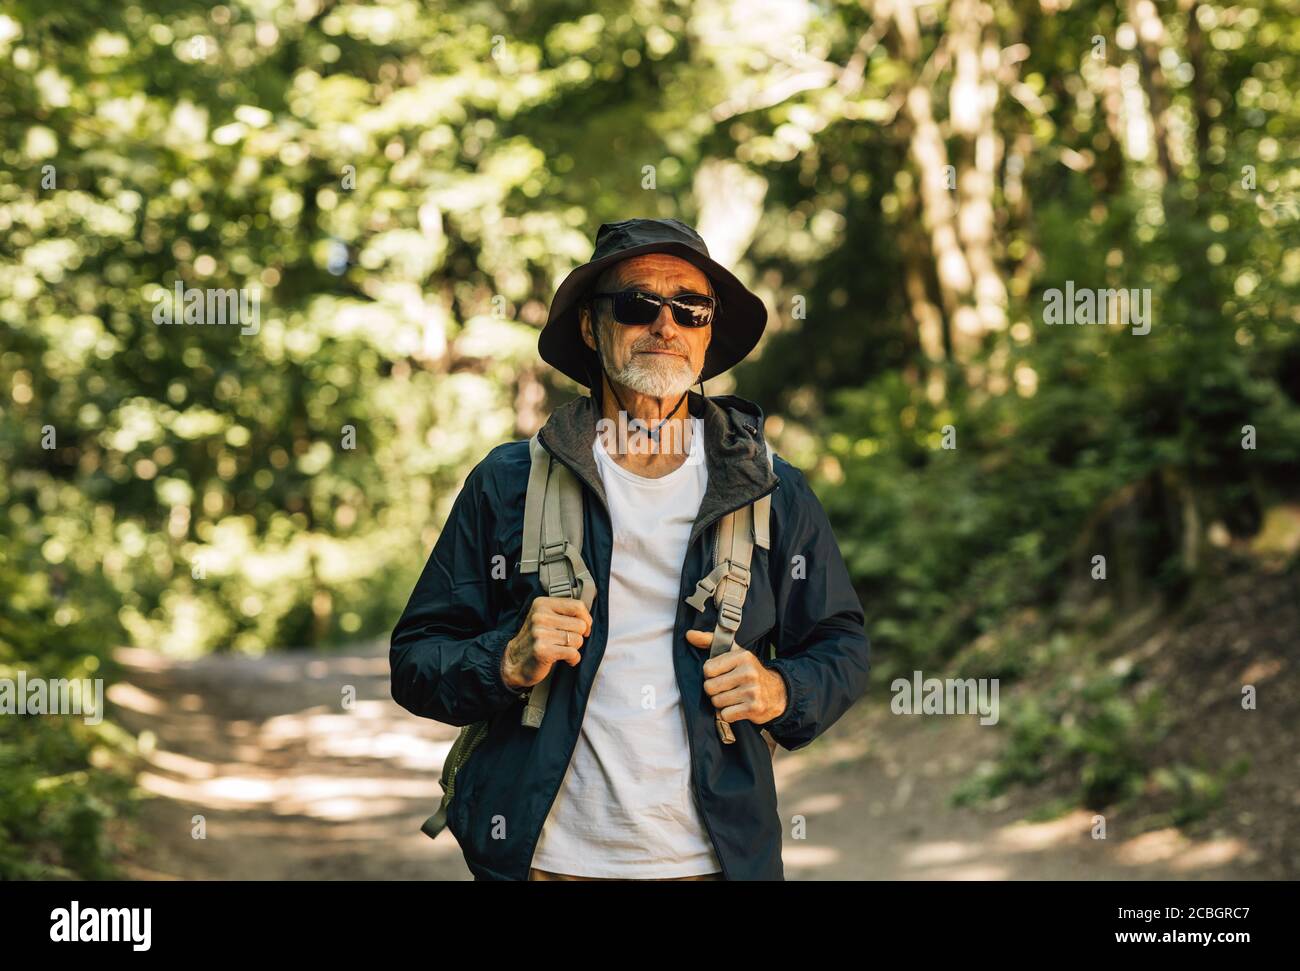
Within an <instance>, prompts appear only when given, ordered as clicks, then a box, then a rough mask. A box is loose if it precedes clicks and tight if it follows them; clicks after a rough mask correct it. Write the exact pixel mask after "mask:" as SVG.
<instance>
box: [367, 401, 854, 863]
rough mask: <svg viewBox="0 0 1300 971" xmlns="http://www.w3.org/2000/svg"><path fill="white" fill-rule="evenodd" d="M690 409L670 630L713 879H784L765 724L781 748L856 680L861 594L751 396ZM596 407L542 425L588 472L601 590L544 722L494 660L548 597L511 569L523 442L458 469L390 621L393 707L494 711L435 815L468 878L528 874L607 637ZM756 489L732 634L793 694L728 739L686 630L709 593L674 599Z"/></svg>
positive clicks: (444, 718) (455, 719) (466, 717)
mask: <svg viewBox="0 0 1300 971" xmlns="http://www.w3.org/2000/svg"><path fill="white" fill-rule="evenodd" d="M689 408H690V411H691V414H692V415H695V416H698V417H701V418H703V419H704V446H705V455H706V461H707V466H708V485H707V488H706V492H705V495H704V499H703V500H702V502H701V504H700V511H699V514H698V517H697V518H696V520H695V524H694V526H693V527H692V530H691V536H690V542H689V545H688V549H687V554H686V562H685V564H684V568H683V575H682V587H681V598H680V599H679V602H678V608H677V627H676V630H677V634H676V636H675V637H674V639H673V665H674V668H675V670H676V672H677V684H678V688H679V690H680V692H681V699H682V706H683V708H684V709H685V714H686V729H687V738H688V741H689V744H690V752H691V779H692V788H693V791H694V794H695V798H696V800H697V804H698V806H699V809H700V814H701V817H702V819H703V821H704V825H705V828H706V829H707V831H708V837H709V839H710V841H711V842H712V844H713V848H714V850H715V852H716V853H717V856H718V861H719V862H720V863H721V865H722V873H723V877H724V879H727V880H781V879H784V873H783V870H782V865H781V842H782V824H781V820H780V818H779V816H778V814H777V801H776V786H775V784H774V781H773V775H772V758H771V753H770V751H769V749H768V746H767V743H766V742H765V741H764V739H763V737H762V735H761V734H760V729H761V728H766V729H767V731H768V732H769V733H770V734H771V735H772V737H773V738H775V739H776V741H777V742H778V743H779V744H780V745H781V746H783V747H784V748H786V749H789V750H794V749H799V748H802V747H803V746H805V745H807V744H808V743H809V742H811V741H812V740H813V739H814V738H816V737H817V736H818V735H820V734H821V733H822V732H824V731H826V729H827V728H829V727H830V726H831V725H832V724H833V723H834V722H835V721H836V720H837V719H838V718H839V717H840V716H841V715H843V714H844V712H845V711H846V710H848V708H849V706H850V705H852V704H853V702H854V701H856V700H857V699H858V698H859V697H860V696H861V695H862V694H863V693H864V692H865V691H866V688H867V677H868V671H869V668H870V660H869V647H868V641H867V637H866V633H865V631H864V629H863V615H862V605H861V603H860V602H859V600H858V597H857V595H856V594H855V593H854V590H853V587H852V585H851V583H850V582H849V576H848V571H847V570H846V569H845V566H844V561H843V559H842V558H841V556H840V552H839V548H838V546H837V545H836V543H835V538H834V537H833V536H832V535H831V530H830V524H829V523H828V522H827V519H826V514H825V512H824V511H823V509H822V506H821V503H820V502H818V500H817V497H816V496H815V495H813V493H812V490H811V489H810V488H809V487H808V484H807V482H806V481H805V479H804V477H803V475H802V473H800V472H799V471H798V470H797V469H796V468H794V466H792V465H790V464H789V463H787V462H786V461H785V460H783V459H782V458H780V456H777V457H776V460H775V463H774V465H775V470H773V469H772V468H770V467H769V465H768V462H767V457H766V452H765V448H764V445H763V440H762V433H761V431H760V429H761V428H762V413H761V412H760V411H759V409H758V407H757V406H756V405H754V404H752V403H751V402H748V401H744V400H743V399H740V398H736V397H732V396H723V397H709V398H704V397H701V396H700V395H697V394H695V393H694V392H692V393H691V395H690V397H689ZM598 417H599V415H598V413H597V409H596V404H595V402H594V401H593V399H591V398H589V397H584V398H578V399H576V400H574V401H571V402H569V403H568V404H566V405H564V406H562V407H560V408H558V409H556V411H555V413H554V414H553V415H552V416H551V418H550V419H549V420H548V421H547V423H546V424H545V425H544V426H543V428H542V430H541V434H540V438H541V442H542V444H543V445H544V446H545V447H546V448H547V450H548V451H549V452H550V453H551V455H552V456H553V457H554V459H557V460H559V461H560V462H563V463H564V464H565V465H566V466H568V467H569V468H570V469H571V470H572V471H573V473H574V474H575V475H576V476H577V478H578V480H579V481H580V482H581V483H582V484H583V493H584V518H583V524H584V525H583V543H582V557H583V560H584V562H586V564H587V566H588V568H589V569H590V570H591V572H592V575H593V576H594V577H595V580H596V589H597V593H596V600H595V603H594V604H593V605H592V631H591V634H590V636H589V637H588V638H587V640H586V641H585V642H584V644H583V647H582V648H581V655H582V660H581V661H580V662H579V664H578V665H577V667H570V666H569V665H568V664H557V665H555V667H554V668H553V671H554V676H553V678H552V685H551V695H550V701H549V703H548V707H547V710H546V717H545V719H544V720H543V722H542V725H541V727H540V728H537V729H533V728H525V727H523V726H521V725H520V715H521V712H522V710H523V700H522V696H521V695H520V694H518V693H516V692H515V691H513V690H512V689H511V688H510V687H509V686H508V685H506V684H505V683H504V682H503V681H502V679H501V673H500V666H501V658H502V654H503V652H504V651H505V648H506V643H507V642H508V641H509V640H510V639H511V638H512V637H513V636H514V635H515V634H516V633H517V632H518V630H519V627H520V624H521V622H522V621H523V618H524V616H525V614H526V613H527V610H528V607H529V605H530V604H531V602H532V601H533V599H534V598H536V597H538V596H542V595H543V594H544V591H543V589H542V587H541V583H540V580H539V578H538V574H536V573H529V574H523V573H520V572H519V560H520V549H521V545H522V544H521V534H522V531H523V515H524V494H525V492H526V491H527V485H528V469H529V456H528V443H527V442H526V441H518V442H510V443H508V444H505V445H500V446H498V447H497V448H494V449H493V450H492V451H491V452H490V453H488V455H487V457H486V458H485V459H483V461H482V462H480V463H479V464H478V465H477V466H475V468H474V469H473V471H472V472H471V473H470V474H469V477H468V478H467V479H466V481H465V486H464V488H463V489H462V490H461V493H460V495H459V496H458V497H457V499H456V502H455V504H454V506H453V507H452V511H451V515H450V517H449V518H448V520H447V524H446V526H445V528H444V529H443V531H442V534H441V535H440V536H439V538H438V542H437V544H436V545H435V546H434V549H433V553H432V554H431V555H430V557H429V561H428V563H427V564H426V565H425V567H424V571H423V572H422V574H421V576H420V579H419V581H418V582H417V583H416V586H415V590H414V592H413V593H412V594H411V598H410V601H409V602H408V603H407V606H406V610H405V611H404V612H403V613H402V617H401V619H400V620H399V621H398V623H397V626H396V628H395V629H394V630H393V636H392V649H391V651H390V655H389V660H390V665H391V670H392V693H393V698H394V700H396V701H397V702H398V704H400V705H401V706H402V707H403V708H405V709H406V710H408V711H410V712H412V713H413V714H416V715H420V716H422V717H425V718H434V719H436V720H438V721H440V722H445V723H447V724H449V725H456V726H461V725H467V724H470V723H471V722H476V721H481V720H484V719H487V720H489V723H490V727H489V730H488V734H487V737H486V738H485V739H484V740H483V741H482V742H481V743H480V744H479V747H478V748H477V749H475V751H474V753H473V755H471V757H470V759H469V761H468V762H467V763H466V764H465V766H464V767H463V768H462V769H461V772H460V774H459V776H458V777H457V780H456V795H455V797H454V798H453V800H452V802H451V806H450V807H449V811H448V819H447V826H448V828H449V829H450V830H451V832H452V833H453V834H454V835H455V837H456V839H457V841H458V842H459V843H460V846H461V849H462V850H463V852H464V854H465V861H466V863H467V864H468V866H469V868H470V871H471V872H472V873H473V874H474V876H475V877H476V878H477V879H487V880H526V879H527V878H528V870H529V866H530V863H531V861H532V856H533V850H534V848H535V847H536V845H537V840H538V838H539V837H540V835H541V830H542V825H543V823H544V822H545V821H546V817H547V816H548V814H549V813H550V809H551V805H552V803H553V802H554V800H555V797H556V795H557V793H558V791H559V788H560V784H561V782H562V781H563V779H564V775H565V771H566V770H567V768H568V765H569V759H570V757H571V756H572V754H573V749H574V746H575V745H576V743H577V739H578V733H579V730H580V727H581V725H582V716H583V712H584V710H585V708H586V704H587V695H588V693H589V692H590V690H591V685H592V681H593V680H594V678H595V677H596V670H597V668H599V667H600V661H601V657H602V655H603V654H604V652H605V639H606V636H607V633H608V630H609V617H608V614H607V610H606V607H607V598H605V597H604V596H602V595H601V591H604V590H607V589H608V588H609V564H610V552H611V542H612V536H611V533H612V530H611V527H610V517H609V512H608V505H607V503H606V501H605V494H604V490H603V488H602V486H601V481H600V475H599V473H598V472H597V469H596V464H595V457H594V456H593V455H592V443H593V441H594V439H595V435H596V420H597V418H598ZM768 493H771V494H772V517H771V549H770V550H762V549H757V548H756V549H755V550H754V558H753V561H752V563H751V564H750V568H751V571H752V576H751V584H750V588H749V593H748V595H747V598H746V600H745V609H744V616H743V619H742V621H741V624H740V629H739V631H738V632H737V637H736V643H738V644H740V645H741V646H743V647H745V648H747V649H749V650H752V651H754V652H755V653H757V654H758V656H759V657H760V658H761V659H762V660H763V662H764V663H765V664H766V665H767V666H768V667H769V668H771V669H773V670H775V671H777V672H778V673H779V674H780V675H781V676H782V677H783V678H784V679H785V685H786V690H787V696H788V699H789V701H788V705H787V707H786V710H785V712H784V713H782V714H781V715H780V716H779V717H777V718H776V719H774V720H773V721H770V722H767V723H765V724H763V725H755V724H754V723H752V722H749V721H740V722H733V723H731V727H732V731H733V732H734V734H735V736H736V742H735V743H734V744H731V745H724V744H723V743H722V741H721V740H720V739H719V738H718V733H717V730H716V727H715V724H714V709H713V705H712V702H711V701H710V699H709V697H708V695H706V694H705V692H704V686H703V682H704V678H703V675H702V673H701V668H702V667H703V665H704V662H705V661H706V660H707V659H708V652H707V651H704V650H702V649H700V648H697V647H694V646H692V645H690V644H688V643H687V641H686V637H685V631H687V630H690V629H696V630H707V631H711V630H712V629H713V626H714V623H715V620H716V610H715V608H714V606H713V603H712V601H710V602H709V604H708V607H707V609H706V610H705V611H703V612H700V611H697V610H695V609H694V608H693V607H691V606H690V605H689V604H687V603H686V602H685V598H686V597H687V596H689V595H690V594H691V593H692V592H693V591H694V589H695V584H696V583H697V582H698V581H699V579H700V578H701V577H703V576H704V575H705V574H706V573H708V572H709V570H710V569H711V567H712V545H711V544H712V539H713V533H714V529H713V528H712V527H713V526H714V525H715V524H716V523H717V521H718V520H719V519H721V518H722V516H724V515H725V514H726V513H728V512H730V511H732V510H734V509H737V508H739V507H741V506H743V505H747V504H748V503H751V502H753V501H754V500H755V499H757V498H759V497H760V496H763V495H766V494H768ZM503 564H504V569H502V566H503ZM494 565H495V566H496V567H497V569H495V570H494ZM503 573H504V578H502V576H503ZM769 645H770V646H771V647H772V648H774V652H775V656H772V651H770V650H769Z"/></svg>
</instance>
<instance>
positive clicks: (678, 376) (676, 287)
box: [581, 253, 714, 398]
mask: <svg viewBox="0 0 1300 971" xmlns="http://www.w3.org/2000/svg"><path fill="white" fill-rule="evenodd" d="M594 290H595V292H600V293H615V292H618V291H620V290H646V291H649V292H650V293H657V294H659V296H661V297H673V296H676V295H677V294H679V293H705V294H709V295H711V296H713V295H714V293H713V290H712V288H711V287H710V284H709V278H708V276H706V275H705V273H704V271H703V270H701V269H699V267H697V266H695V265H694V264H692V263H689V262H687V261H686V260H683V259H680V258H678V257H676V256H669V255H668V254H666V253H650V254H647V255H645V256H634V257H632V258H631V259H629V260H624V261H622V262H621V263H617V264H615V265H614V266H613V267H611V268H610V269H608V270H606V271H605V273H603V274H602V275H601V277H600V279H599V281H597V284H596V286H595V288H594ZM612 304H613V301H612V300H609V299H600V300H597V301H595V313H596V316H597V318H598V320H599V323H598V324H597V327H598V336H599V338H600V341H599V350H600V357H601V363H602V364H604V366H605V370H606V372H608V374H609V377H610V379H611V380H613V381H616V382H618V383H619V384H621V385H623V386H624V387H626V388H629V389H630V390H632V391H635V392H637V393H639V394H644V395H648V396H650V397H653V398H676V397H680V396H681V395H683V394H685V393H686V389H687V388H689V387H690V386H691V385H692V384H694V383H695V380H696V378H698V376H699V374H700V372H701V371H703V370H704V352H705V351H706V350H708V347H709V341H710V340H711V339H712V336H713V325H712V324H710V325H708V326H707V327H682V326H681V325H680V324H678V323H677V321H676V320H674V319H673V312H672V308H671V307H669V306H668V305H667V304H664V305H663V306H662V307H660V308H659V316H658V318H656V319H655V320H654V321H653V322H652V323H649V324H645V325H641V326H637V325H630V326H629V325H627V324H620V323H618V322H617V321H615V320H614V309H613V306H612ZM592 323H593V322H592V319H591V315H590V314H589V313H588V312H587V310H586V309H585V308H584V309H583V310H582V311H581V326H582V339H583V340H584V341H586V342H587V346H588V347H591V348H593V349H594V348H596V346H597V344H596V341H595V340H594V339H593V336H592Z"/></svg>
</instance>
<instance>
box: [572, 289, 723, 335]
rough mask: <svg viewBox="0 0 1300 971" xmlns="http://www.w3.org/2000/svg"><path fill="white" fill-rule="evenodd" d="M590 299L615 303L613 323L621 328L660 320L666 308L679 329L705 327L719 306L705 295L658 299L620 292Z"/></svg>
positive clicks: (641, 293)
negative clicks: (662, 309) (670, 311)
mask: <svg viewBox="0 0 1300 971" xmlns="http://www.w3.org/2000/svg"><path fill="white" fill-rule="evenodd" d="M592 296H593V297H612V298H613V299H614V319H615V320H617V321H618V322H619V323H620V324H628V325H629V326H631V325H637V326H644V325H645V324H652V323H654V322H655V320H656V319H657V318H658V317H659V308H660V307H662V306H663V305H664V304H668V306H669V307H671V308H672V311H673V320H675V321H677V323H678V324H679V325H680V326H682V327H707V326H708V325H709V324H711V323H713V318H714V315H715V314H716V313H717V310H718V302H717V301H716V300H714V299H713V298H712V297H710V296H709V295H708V294H704V293H679V294H677V296H675V297H661V296H659V294H657V293H650V292H649V291H646V290H620V291H618V292H617V293H593V294H592Z"/></svg>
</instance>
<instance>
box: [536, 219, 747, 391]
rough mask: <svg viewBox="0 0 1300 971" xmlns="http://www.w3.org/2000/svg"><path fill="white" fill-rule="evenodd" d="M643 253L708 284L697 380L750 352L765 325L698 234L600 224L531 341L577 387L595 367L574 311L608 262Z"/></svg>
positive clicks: (629, 222)
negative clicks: (694, 272) (709, 304)
mask: <svg viewBox="0 0 1300 971" xmlns="http://www.w3.org/2000/svg"><path fill="white" fill-rule="evenodd" d="M645 253H668V254H670V255H672V256H679V257H681V258H682V259H684V260H687V261H689V262H691V263H693V264H695V265H696V266H697V267H699V268H700V269H701V270H703V271H704V273H705V274H706V275H707V276H708V278H709V281H710V282H711V283H712V284H713V291H714V294H715V295H716V297H717V300H718V313H717V316H715V317H714V319H713V334H712V337H711V339H710V341H709V349H708V351H707V352H706V353H705V355H704V370H703V371H702V372H701V373H700V380H701V381H707V380H708V379H709V378H711V377H714V376H715V375H718V374H721V373H722V372H723V371H725V370H727V369H728V368H730V367H733V366H735V365H736V364H739V363H740V362H741V361H742V360H743V359H744V358H745V355H747V354H748V353H749V352H750V351H752V350H753V349H754V345H755V344H757V343H758V339H759V338H760V337H761V336H763V328H764V327H766V326H767V308H766V307H765V306H764V305H763V301H762V300H760V299H759V298H758V297H757V296H756V295H755V294H754V293H752V292H751V291H750V290H749V289H748V288H747V287H746V286H745V285H744V284H743V283H741V282H740V281H739V280H738V279H736V277H735V276H734V275H733V274H732V273H731V271H730V270H728V269H727V268H726V267H724V266H722V265H721V264H720V263H715V262H714V261H713V259H711V258H710V256H709V248H708V246H706V245H705V243H704V239H703V238H702V237H701V236H700V234H699V233H697V232H696V231H695V230H693V229H692V228H691V227H690V226H687V225H686V224H685V223H683V222H679V221H678V220H676V219H624V220H623V221H622V222H616V223H602V224H601V227H600V229H599V230H597V232H596V250H595V252H594V253H592V255H591V260H590V261H589V262H587V263H584V264H583V265H582V266H580V267H578V268H577V269H575V270H573V271H572V272H571V273H570V274H569V275H568V276H567V277H565V278H564V282H563V283H561V284H560V287H559V289H558V290H556V291H555V297H554V299H552V300H551V311H550V314H549V315H548V316H547V318H546V326H545V327H543V328H542V334H541V337H539V338H538V341H537V350H538V353H540V354H541V356H542V360H543V361H545V362H546V363H547V364H549V365H551V367H553V368H555V369H556V370H557V371H560V372H562V373H564V374H567V375H568V376H569V377H571V378H573V380H575V381H577V382H578V383H579V384H583V385H586V386H587V387H589V388H590V387H591V386H592V377H593V375H599V374H600V366H599V362H598V361H597V358H596V353H595V351H593V350H592V349H591V348H589V347H588V346H587V345H586V343H584V342H583V339H582V331H581V328H580V327H579V323H578V307H579V305H580V304H581V302H582V299H583V298H584V297H586V296H587V295H588V294H589V292H590V291H591V290H592V288H593V287H594V285H595V283H596V280H597V278H599V276H600V275H601V273H603V272H604V271H605V269H606V268H607V267H608V266H610V264H612V263H617V262H619V261H621V260H626V259H630V258H631V257H633V256H641V255H643V254H645Z"/></svg>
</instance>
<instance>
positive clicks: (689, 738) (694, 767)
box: [674, 482, 780, 880]
mask: <svg viewBox="0 0 1300 971" xmlns="http://www.w3.org/2000/svg"><path fill="white" fill-rule="evenodd" d="M779 486H780V483H779V482H778V483H777V484H776V485H774V486H773V487H772V488H771V489H768V490H767V491H766V492H764V493H763V494H762V495H760V496H758V498H756V499H751V500H750V501H749V502H742V503H741V504H740V505H739V506H736V507H735V508H734V509H728V510H727V511H726V512H724V513H722V514H721V515H719V516H717V517H716V518H715V519H713V520H712V521H711V522H709V523H707V524H706V525H705V526H704V527H703V528H702V529H701V530H700V532H701V533H702V532H704V530H705V529H708V528H710V527H711V526H713V525H714V523H717V522H718V521H719V520H721V519H722V517H723V516H727V515H730V514H731V513H733V512H735V511H736V509H740V508H741V507H743V506H748V505H750V504H752V503H755V502H757V501H758V500H759V499H762V498H763V496H769V495H771V494H772V493H773V492H775V491H776V490H777V488H778V487H779ZM717 562H718V531H717V530H716V529H715V530H714V531H713V563H714V565H715V566H716V565H717ZM705 572H706V573H707V572H708V571H707V570H706V571H705ZM685 579H686V576H685V574H684V573H683V575H682V580H683V583H682V585H681V588H680V589H679V590H678V591H677V592H678V594H679V596H678V598H677V602H678V605H679V606H678V610H679V611H680V610H681V607H680V604H681V603H682V602H683V601H684V600H685V598H686V583H685ZM688 629H689V628H688ZM675 636H676V632H674V637H675ZM682 636H683V637H685V636H686V634H685V632H684V631H683V632H682ZM674 670H676V665H675V664H674ZM677 690H678V691H679V692H680V691H681V684H680V682H679V683H678V685H677ZM687 721H688V723H689V721H690V716H689V715H688V716H687ZM690 727H691V726H690V725H689V724H688V725H687V728H688V729H689V728H690ZM686 745H687V747H688V748H689V749H690V753H691V781H692V783H693V785H694V788H695V797H696V800H697V802H698V804H699V809H700V818H701V819H703V820H704V829H705V831H706V832H707V833H708V834H709V842H710V843H712V844H713V853H714V855H715V856H717V858H718V866H720V867H722V879H724V880H727V879H730V878H729V877H728V876H727V861H726V859H725V857H724V856H723V854H722V851H721V850H719V849H718V839H717V837H716V836H714V835H713V823H712V822H711V821H710V820H709V814H708V812H707V811H706V810H705V808H704V800H702V799H700V798H699V793H700V791H701V787H700V765H699V760H698V759H697V758H696V757H695V732H694V731H689V730H688V731H687V732H686Z"/></svg>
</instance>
